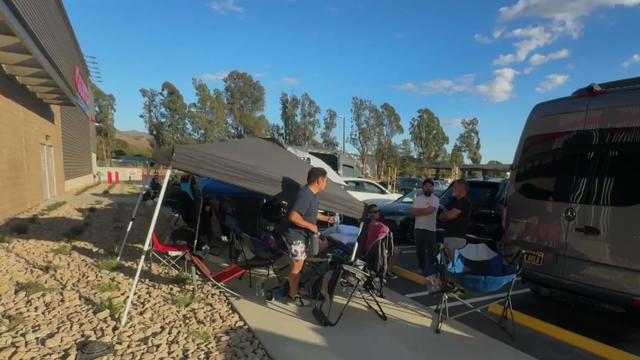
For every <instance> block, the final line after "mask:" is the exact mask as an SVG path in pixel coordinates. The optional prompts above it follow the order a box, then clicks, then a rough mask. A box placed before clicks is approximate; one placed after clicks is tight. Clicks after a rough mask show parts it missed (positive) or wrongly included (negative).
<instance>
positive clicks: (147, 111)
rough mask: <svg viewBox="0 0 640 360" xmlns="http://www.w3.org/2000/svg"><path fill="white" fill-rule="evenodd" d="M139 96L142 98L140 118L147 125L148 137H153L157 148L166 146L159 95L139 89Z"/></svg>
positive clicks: (154, 91)
mask: <svg viewBox="0 0 640 360" xmlns="http://www.w3.org/2000/svg"><path fill="white" fill-rule="evenodd" d="M140 94H141V95H142V97H143V98H144V104H143V106H142V114H140V118H142V120H144V122H145V124H146V125H147V130H148V131H149V135H151V136H152V137H153V140H154V144H155V145H156V146H157V147H163V146H166V145H167V144H168V139H167V134H166V129H165V127H164V123H163V114H162V106H161V105H160V93H159V92H158V91H157V90H154V89H144V88H143V89H140Z"/></svg>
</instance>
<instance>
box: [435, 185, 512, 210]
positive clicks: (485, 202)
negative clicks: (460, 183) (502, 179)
mask: <svg viewBox="0 0 640 360" xmlns="http://www.w3.org/2000/svg"><path fill="white" fill-rule="evenodd" d="M500 189H501V183H499V182H489V181H486V182H484V181H470V182H469V194H468V197H469V200H471V204H473V205H474V206H493V205H494V204H495V203H496V201H497V199H498V197H499V196H500ZM452 201H453V186H450V187H449V188H448V189H447V191H446V192H445V193H444V194H442V199H441V201H440V202H441V203H442V204H443V205H448V204H450V203H451V202H452Z"/></svg>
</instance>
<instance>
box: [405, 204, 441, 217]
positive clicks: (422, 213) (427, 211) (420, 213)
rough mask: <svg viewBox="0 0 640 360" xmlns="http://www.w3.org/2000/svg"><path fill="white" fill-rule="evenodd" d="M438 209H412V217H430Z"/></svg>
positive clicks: (430, 207)
mask: <svg viewBox="0 0 640 360" xmlns="http://www.w3.org/2000/svg"><path fill="white" fill-rule="evenodd" d="M436 210H437V209H436V208H434V207H433V206H429V207H426V208H411V215H413V216H428V215H431V214H433V212H434V211H436Z"/></svg>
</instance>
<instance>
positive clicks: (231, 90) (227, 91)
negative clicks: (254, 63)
mask: <svg viewBox="0 0 640 360" xmlns="http://www.w3.org/2000/svg"><path fill="white" fill-rule="evenodd" d="M223 82H224V97H225V100H226V103H227V109H228V112H229V117H230V119H231V130H232V136H234V137H236V138H242V137H245V136H248V135H249V136H264V135H266V134H267V132H268V129H269V122H268V121H267V118H266V117H265V116H264V115H262V112H263V111H264V87H262V84H260V82H259V81H257V80H253V78H252V77H251V75H249V74H247V73H245V72H239V71H232V72H230V73H229V74H228V75H227V76H225V78H224V79H223Z"/></svg>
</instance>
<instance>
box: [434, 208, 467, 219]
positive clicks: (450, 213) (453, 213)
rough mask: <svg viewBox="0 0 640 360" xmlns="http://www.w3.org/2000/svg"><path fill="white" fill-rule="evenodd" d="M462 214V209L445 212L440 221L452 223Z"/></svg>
mask: <svg viewBox="0 0 640 360" xmlns="http://www.w3.org/2000/svg"><path fill="white" fill-rule="evenodd" d="M460 214H462V211H460V209H451V210H449V211H445V212H443V213H442V215H440V217H439V219H440V221H451V220H453V219H456V218H457V217H458V216H460Z"/></svg>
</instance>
